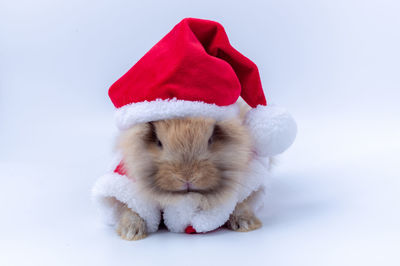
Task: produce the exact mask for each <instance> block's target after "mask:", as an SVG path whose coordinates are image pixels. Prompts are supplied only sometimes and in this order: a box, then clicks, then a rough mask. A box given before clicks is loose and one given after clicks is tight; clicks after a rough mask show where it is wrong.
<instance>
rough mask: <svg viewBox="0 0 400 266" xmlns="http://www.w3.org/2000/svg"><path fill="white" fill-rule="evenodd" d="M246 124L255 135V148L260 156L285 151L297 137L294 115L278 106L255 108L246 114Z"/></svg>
mask: <svg viewBox="0 0 400 266" xmlns="http://www.w3.org/2000/svg"><path fill="white" fill-rule="evenodd" d="M245 124H246V125H247V126H248V128H249V129H250V132H251V134H252V136H253V141H254V149H255V151H256V153H257V154H258V155H260V156H274V155H277V154H279V153H282V152H284V151H285V150H286V149H287V148H289V146H290V145H292V143H293V141H294V139H295V138H296V133H297V126H296V122H295V121H294V119H293V117H292V116H291V115H290V114H289V113H288V112H287V111H286V110H285V109H284V108H280V107H277V106H270V105H268V106H262V105H259V106H257V108H253V109H252V110H250V111H249V112H248V113H247V114H246V118H245Z"/></svg>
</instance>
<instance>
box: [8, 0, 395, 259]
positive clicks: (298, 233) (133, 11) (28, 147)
mask: <svg viewBox="0 0 400 266" xmlns="http://www.w3.org/2000/svg"><path fill="white" fill-rule="evenodd" d="M399 14H400V4H399V2H398V1H395V0H375V1H373V0H364V1H361V0H360V1H358V0H352V1H349V0H347V1H346V0H336V1H333V0H331V1H323V0H322V1H321V0H299V1H296V0H283V1H249V0H247V1H232V0H231V1H215V0H203V1H174V0H172V1H122V0H114V1H111V0H108V1H105V0H103V1H101V0H97V1H82V0H80V1H78V0H69V1H57V0H37V1H28V0H26V1H21V0H9V1H6V0H0V215H1V216H0V264H1V265H98V266H100V265H128V264H132V265H160V264H161V263H162V264H166V265H204V264H209V263H211V264H213V263H215V264H217V263H218V264H220V265H256V264H260V265H308V266H310V265H385V266H386V265H399V264H400V258H399V256H400V255H399V250H400V240H399V239H400V229H399V225H400V213H399V211H400V195H399V194H400V193H399V192H400V181H399V176H400V170H399V168H400V167H399V165H400V161H399V152H400V140H399V138H400V123H399V122H400V118H399V117H400V107H399V100H400V63H399V62H400V52H399V47H400V19H399V17H400V15H399ZM189 16H191V17H199V18H207V19H213V20H217V21H219V22H221V23H222V24H223V25H224V26H225V28H226V31H227V33H228V35H229V37H230V39H231V42H232V44H233V45H234V46H235V47H236V48H237V49H238V50H239V51H241V52H242V53H243V54H245V55H246V56H248V57H249V58H251V59H252V60H253V61H254V62H256V63H257V64H258V66H259V69H260V73H261V76H262V81H263V84H264V88H265V91H266V95H267V98H268V99H267V100H268V101H270V102H271V101H272V102H275V103H278V104H280V105H283V106H285V107H287V108H288V109H289V110H290V111H291V112H292V114H293V115H294V116H295V118H296V119H297V122H298V128H299V132H298V138H297V140H296V142H295V144H294V145H293V146H292V147H291V149H289V150H288V151H287V152H286V153H285V154H283V155H282V156H280V163H279V164H278V166H277V167H276V169H275V171H274V180H273V182H272V183H273V186H272V188H271V190H270V192H269V195H268V199H267V201H266V204H265V209H264V211H263V212H262V213H261V214H260V216H261V218H262V221H263V223H264V227H263V228H262V229H260V230H257V231H254V232H250V233H235V232H230V231H219V232H215V233H210V234H206V235H184V234H173V233H169V232H166V231H162V232H159V233H155V234H153V235H150V236H149V237H148V238H147V239H145V240H143V241H139V242H127V241H123V240H120V239H119V238H118V236H116V234H115V233H114V232H113V230H111V229H109V228H106V227H103V226H102V225H101V224H100V222H99V221H98V219H97V216H96V212H95V210H94V206H93V205H92V203H91V202H90V188H91V186H92V184H93V183H94V181H95V179H96V178H97V177H98V176H100V175H101V174H102V173H104V171H105V170H106V169H107V166H108V164H109V161H110V158H111V156H112V146H113V138H114V136H115V134H116V129H115V127H114V123H113V106H112V104H111V102H110V101H109V99H108V96H107V89H108V87H109V86H110V85H111V84H112V83H113V82H114V81H115V80H116V79H117V78H118V77H119V76H121V75H122V74H124V73H125V72H126V71H127V70H128V69H129V68H130V67H131V66H132V65H133V64H134V63H135V62H136V61H137V60H138V59H139V58H140V57H141V56H142V55H143V54H144V53H145V52H146V51H147V50H148V49H150V48H151V46H152V45H154V44H155V43H156V42H157V41H158V40H159V39H161V38H162V37H163V36H164V35H165V34H166V33H167V32H168V31H169V30H170V29H171V28H172V27H173V26H174V25H175V24H176V23H178V22H179V21H180V20H181V19H182V18H184V17H189Z"/></svg>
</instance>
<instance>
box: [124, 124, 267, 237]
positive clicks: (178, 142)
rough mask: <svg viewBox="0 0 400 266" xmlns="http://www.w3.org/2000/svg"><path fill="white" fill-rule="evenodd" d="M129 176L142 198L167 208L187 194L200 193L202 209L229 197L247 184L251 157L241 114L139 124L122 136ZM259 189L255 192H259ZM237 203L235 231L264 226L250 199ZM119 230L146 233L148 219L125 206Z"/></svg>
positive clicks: (231, 220) (230, 223)
mask: <svg viewBox="0 0 400 266" xmlns="http://www.w3.org/2000/svg"><path fill="white" fill-rule="evenodd" d="M118 148H119V149H120V151H121V153H122V156H123V162H124V167H125V170H126V172H127V176H128V177H130V178H135V180H136V182H137V184H138V185H139V186H140V191H141V193H143V195H144V196H150V197H152V198H153V199H156V200H157V201H158V202H159V203H160V205H162V206H166V205H168V204H169V203H171V202H173V201H174V200H176V199H179V197H181V196H182V195H185V194H186V193H196V194H198V198H199V201H200V202H201V206H203V208H210V207H212V206H215V205H216V204H221V203H222V202H224V201H225V200H229V197H230V195H231V194H232V193H233V192H234V191H235V190H237V189H238V188H239V187H240V186H243V184H244V182H243V180H242V178H243V171H246V169H247V166H248V162H249V160H250V156H251V143H250V136H249V133H248V131H247V129H246V127H245V126H244V125H243V124H242V120H241V119H239V118H235V119H231V120H226V121H220V122H217V121H215V120H213V119H209V118H181V119H170V120H161V121H155V122H150V123H144V124H139V125H136V126H134V127H132V128H130V129H128V130H126V131H125V132H123V133H122V134H121V136H120V138H119V142H118ZM255 193H257V192H255ZM251 197H252V195H251V196H250V197H249V198H248V199H247V200H245V201H243V202H241V203H239V204H237V206H236V208H235V210H234V212H233V213H232V214H231V216H230V218H229V221H227V225H228V227H229V228H231V229H232V230H235V231H250V230H254V229H257V228H259V227H261V222H260V220H259V219H258V218H257V217H255V215H254V214H253V211H252V209H251V208H250V207H249V206H248V204H247V201H250V200H251ZM122 211H123V213H122V215H121V219H120V221H119V223H118V226H117V232H118V234H119V235H120V236H121V237H122V238H124V239H128V240H136V239H141V238H144V237H146V234H147V233H146V226H145V222H144V220H143V219H142V218H141V217H140V216H139V215H138V214H137V213H135V212H133V211H132V210H131V209H129V208H128V207H124V208H123V210H122Z"/></svg>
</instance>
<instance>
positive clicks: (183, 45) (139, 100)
mask: <svg viewBox="0 0 400 266" xmlns="http://www.w3.org/2000/svg"><path fill="white" fill-rule="evenodd" d="M109 96H110V98H111V101H112V102H113V104H114V105H115V107H116V108H117V113H116V119H117V126H118V127H119V128H120V129H127V128H129V127H131V126H133V125H135V124H138V123H144V122H150V121H156V120H161V119H171V118H180V117H196V116H197V117H198V116H202V117H211V118H214V119H216V120H223V119H227V118H230V117H234V116H237V114H238V111H239V108H238V104H237V103H236V102H237V100H238V98H239V96H241V97H242V98H243V100H244V101H245V102H246V103H247V104H248V105H249V106H250V107H252V110H250V111H249V112H248V113H247V116H246V119H245V124H246V125H247V126H248V127H249V129H250V132H251V134H252V135H253V140H254V147H255V151H256V152H257V154H258V155H260V156H272V155H276V154H279V153H281V152H283V151H284V150H285V149H287V148H288V147H289V146H290V145H291V144H292V142H293V141H294V138H295V136H296V123H295V122H294V120H293V119H292V117H291V116H290V115H289V114H288V113H287V112H286V111H285V110H284V109H281V108H277V107H273V106H269V105H268V106H267V102H266V99H265V96H264V92H263V89H262V86H261V81H260V76H259V73H258V69H257V66H256V65H255V64H254V63H253V62H252V61H250V60H249V59H248V58H247V57H245V56H243V55H242V54H241V53H239V52H238V51H237V50H235V49H234V48H233V47H232V46H231V45H230V43H229V40H228V37H227V35H226V33H225V30H224V28H223V27H222V25H221V24H219V23H217V22H214V21H210V20H202V19H194V18H186V19H183V20H182V21H181V22H180V23H179V24H177V25H176V26H175V27H174V28H173V29H172V30H171V31H170V32H169V33H168V34H167V35H166V36H165V37H164V38H162V39H161V40H160V41H159V42H158V43H157V44H156V45H154V46H153V48H151V49H150V51H148V52H147V53H146V54H145V55H144V56H143V57H142V58H141V59H140V60H139V61H138V62H137V63H136V64H135V65H134V66H133V67H132V68H131V69H130V70H129V71H128V72H127V73H126V74H125V75H123V76H122V77H121V78H120V79H119V80H117V81H116V82H115V83H114V84H113V85H112V86H111V88H110V90H109Z"/></svg>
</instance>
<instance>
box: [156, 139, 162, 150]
mask: <svg viewBox="0 0 400 266" xmlns="http://www.w3.org/2000/svg"><path fill="white" fill-rule="evenodd" d="M157 146H158V147H160V148H162V146H163V145H162V143H161V141H160V140H159V139H158V140H157Z"/></svg>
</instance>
